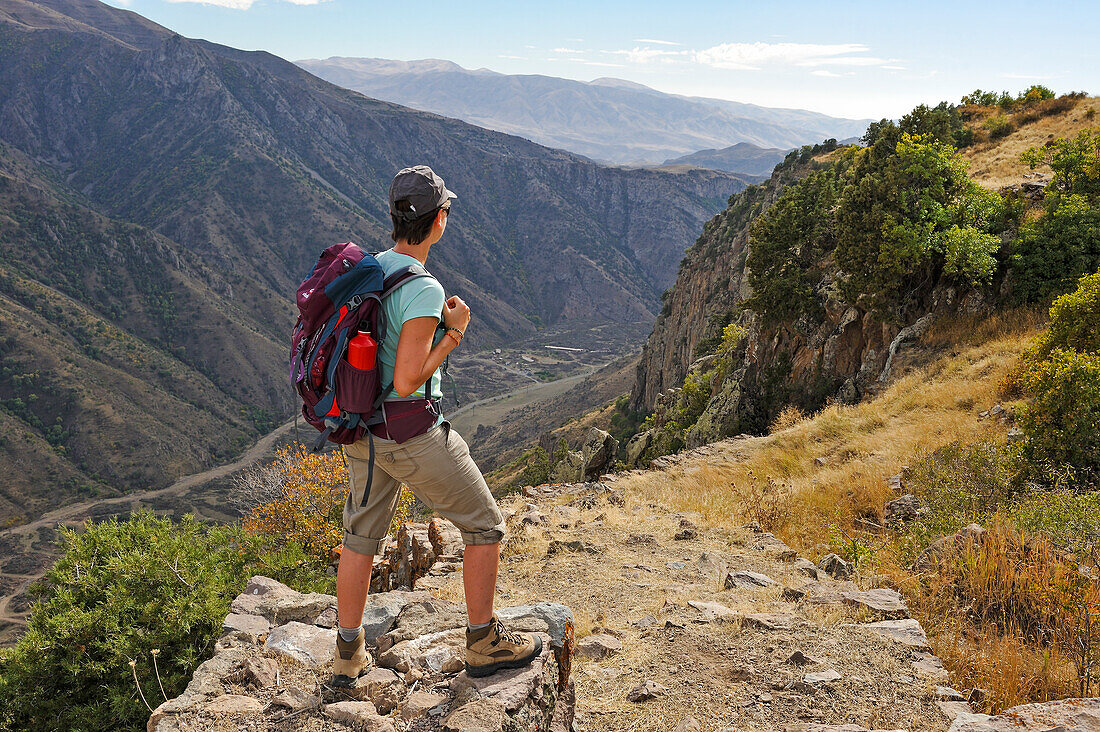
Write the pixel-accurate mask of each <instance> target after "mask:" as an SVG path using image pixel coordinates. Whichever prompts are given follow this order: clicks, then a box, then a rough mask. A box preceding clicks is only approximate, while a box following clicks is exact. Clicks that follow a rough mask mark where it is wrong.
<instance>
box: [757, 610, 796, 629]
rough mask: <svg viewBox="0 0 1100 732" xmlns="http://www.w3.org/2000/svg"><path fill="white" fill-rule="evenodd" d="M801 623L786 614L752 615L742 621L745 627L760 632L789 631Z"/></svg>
mask: <svg viewBox="0 0 1100 732" xmlns="http://www.w3.org/2000/svg"><path fill="white" fill-rule="evenodd" d="M801 622H802V621H801V620H800V619H799V618H797V617H795V616H794V615H788V614H787V613H752V614H751V615H746V616H745V619H744V624H745V627H748V628H760V629H761V630H791V629H793V628H794V627H795V626H796V625H798V624H799V623H801Z"/></svg>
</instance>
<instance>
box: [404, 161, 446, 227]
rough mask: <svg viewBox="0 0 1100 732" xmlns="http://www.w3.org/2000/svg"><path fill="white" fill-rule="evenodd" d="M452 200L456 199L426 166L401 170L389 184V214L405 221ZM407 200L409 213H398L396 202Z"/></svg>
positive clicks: (415, 166) (441, 180)
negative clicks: (410, 208) (409, 208)
mask: <svg viewBox="0 0 1100 732" xmlns="http://www.w3.org/2000/svg"><path fill="white" fill-rule="evenodd" d="M452 198H458V196H456V195H455V194H453V193H451V192H450V191H448V190H447V186H445V185H443V179H442V178H440V177H439V176H438V175H436V174H435V171H434V170H432V169H431V168H429V167H428V166H427V165H414V166H413V167H411V168H402V169H401V170H399V171H398V172H397V175H395V176H394V177H393V183H391V184H390V213H391V214H393V215H394V216H397V217H398V218H402V219H404V220H406V221H412V220H413V219H418V218H420V217H421V216H423V215H425V214H427V213H430V212H432V211H434V210H435V209H437V208H439V207H440V206H442V205H443V204H445V203H446V202H447V201H449V200H451V199H452ZM401 200H407V201H408V202H409V205H410V206H412V210H410V211H398V210H397V206H396V204H397V202H398V201H401Z"/></svg>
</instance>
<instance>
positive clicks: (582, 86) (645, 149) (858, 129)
mask: <svg viewBox="0 0 1100 732" xmlns="http://www.w3.org/2000/svg"><path fill="white" fill-rule="evenodd" d="M297 63H298V65H299V66H301V67H302V68H304V69H307V70H309V71H310V72H312V73H314V74H317V75H318V76H320V77H321V78H323V79H327V80H329V81H331V82H333V83H334V84H339V85H340V86H345V87H347V88H349V89H355V90H356V91H360V92H363V93H364V94H366V95H368V96H371V97H375V98H377V99H385V100H387V101H390V102H396V103H398V104H403V105H405V106H409V107H414V108H416V109H423V110H426V111H429V112H437V113H439V114H444V115H447V116H448V117H457V118H458V119H462V120H465V121H467V122H470V123H472V124H475V125H480V126H482V127H488V128H489V129H492V130H500V131H502V132H508V133H511V134H514V135H520V136H522V137H526V138H529V139H531V140H534V141H535V142H539V143H542V144H543V145H549V146H551V147H559V148H562V149H564V150H569V151H571V152H575V153H580V154H581V155H586V156H588V157H590V158H592V159H593V160H598V161H603V162H609V163H616V164H649V165H654V164H660V163H661V162H662V161H664V160H667V159H669V158H675V157H680V156H682V155H687V154H689V153H693V152H696V151H699V150H704V149H718V148H725V147H729V146H730V145H734V144H736V143H739V142H748V143H751V144H753V145H756V146H757V147H762V148H782V149H784V150H789V149H791V148H794V147H799V146H801V145H808V144H814V143H818V142H821V141H822V140H826V139H828V138H830V137H835V138H836V139H838V140H840V139H845V138H848V137H852V136H859V135H862V134H863V133H864V131H865V130H866V129H867V125H868V123H870V122H871V121H872V120H853V119H840V118H837V117H829V116H826V115H823V114H818V113H816V112H809V111H806V110H801V109H771V108H768V107H760V106H757V105H754V104H743V103H740V102H733V101H728V100H723V99H706V98H702V97H685V96H678V95H675V94H665V93H663V92H659V91H657V90H655V89H651V88H649V87H647V86H643V85H641V84H635V83H633V82H629V81H624V80H623V79H611V78H603V79H596V80H595V81H591V82H583V81H572V80H570V79H559V78H556V77H552V76H540V75H507V74H499V73H496V72H494V71H489V70H488V69H478V70H474V71H471V70H469V69H464V68H462V67H461V66H459V65H458V64H454V63H451V62H450V61H440V60H437V59H427V60H423V61H407V62H406V61H390V60H386V59H373V58H342V57H333V58H329V59H324V60H319V59H308V60H303V61H298V62H297ZM770 173H771V170H770V169H769V170H767V171H766V172H765V173H763V175H765V176H766V175H768V174H770Z"/></svg>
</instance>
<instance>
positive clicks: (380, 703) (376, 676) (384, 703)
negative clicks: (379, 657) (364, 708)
mask: <svg viewBox="0 0 1100 732" xmlns="http://www.w3.org/2000/svg"><path fill="white" fill-rule="evenodd" d="M349 694H350V695H351V696H353V697H355V698H356V699H358V700H359V701H369V702H371V703H372V704H374V706H375V707H377V709H378V711H379V712H380V713H381V714H389V713H390V712H392V711H393V710H394V709H396V708H397V707H398V706H400V705H401V701H402V700H403V699H404V698H405V684H404V682H403V681H401V679H400V677H398V675H397V674H396V673H394V672H393V671H392V670H391V669H388V668H373V669H371V670H370V672H368V673H367V674H365V675H363V676H360V677H359V678H357V679H356V680H355V685H354V686H352V688H351V689H350V690H349Z"/></svg>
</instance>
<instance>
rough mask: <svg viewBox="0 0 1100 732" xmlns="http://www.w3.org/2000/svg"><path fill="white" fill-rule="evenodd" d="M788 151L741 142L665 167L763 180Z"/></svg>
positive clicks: (684, 158)
mask: <svg viewBox="0 0 1100 732" xmlns="http://www.w3.org/2000/svg"><path fill="white" fill-rule="evenodd" d="M786 155H787V151H786V150H783V149H781V148H778V147H770V148H764V147H757V146H756V145H753V144H752V143H750V142H739V143H737V144H736V145H730V146H729V147H724V148H722V149H721V150H700V151H698V152H693V153H691V154H690V155H683V156H681V157H678V158H672V159H670V160H666V161H665V162H664V165H666V166H673V165H687V166H691V167H695V168H710V169H712V170H726V171H730V172H737V173H740V174H742V175H751V176H757V177H759V178H761V179H763V178H767V177H768V176H770V175H771V174H772V170H773V169H774V168H775V166H776V165H778V164H779V163H781V162H783V158H784V157H786Z"/></svg>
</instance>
